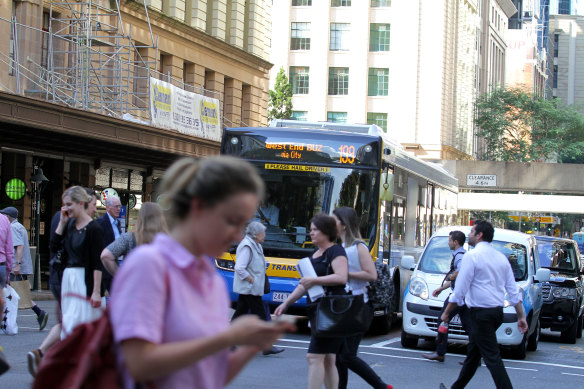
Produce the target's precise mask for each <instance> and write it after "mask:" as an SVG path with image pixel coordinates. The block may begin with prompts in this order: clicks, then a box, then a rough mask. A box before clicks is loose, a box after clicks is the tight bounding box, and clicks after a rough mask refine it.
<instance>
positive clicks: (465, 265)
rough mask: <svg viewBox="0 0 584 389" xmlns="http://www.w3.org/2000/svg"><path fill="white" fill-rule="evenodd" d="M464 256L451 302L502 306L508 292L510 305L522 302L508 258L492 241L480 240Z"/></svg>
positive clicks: (475, 306)
mask: <svg viewBox="0 0 584 389" xmlns="http://www.w3.org/2000/svg"><path fill="white" fill-rule="evenodd" d="M463 259H464V260H463V261H461V264H460V272H459V273H458V277H456V287H455V288H454V293H452V294H451V295H450V300H449V301H450V302H453V303H456V304H458V305H464V304H465V303H466V305H467V306H468V307H471V308H495V307H503V305H504V302H505V291H507V294H508V301H509V303H511V305H515V304H517V303H519V302H521V301H523V295H522V294H521V293H520V292H519V289H518V288H517V284H516V283H515V277H514V275H513V270H512V269H511V264H510V263H509V260H507V258H506V257H505V256H504V255H503V254H502V253H500V252H499V251H497V250H496V249H495V248H493V246H491V244H490V243H487V242H479V243H477V245H476V247H475V248H474V250H470V251H468V252H467V253H466V254H464V257H463Z"/></svg>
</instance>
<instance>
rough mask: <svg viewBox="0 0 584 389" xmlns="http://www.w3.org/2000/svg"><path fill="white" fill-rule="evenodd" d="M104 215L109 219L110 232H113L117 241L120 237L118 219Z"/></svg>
mask: <svg viewBox="0 0 584 389" xmlns="http://www.w3.org/2000/svg"><path fill="white" fill-rule="evenodd" d="M106 215H107V217H108V218H109V221H110V223H111V225H112V230H114V239H118V238H119V237H120V227H119V222H118V219H115V218H113V217H112V215H110V214H109V213H107V212H106Z"/></svg>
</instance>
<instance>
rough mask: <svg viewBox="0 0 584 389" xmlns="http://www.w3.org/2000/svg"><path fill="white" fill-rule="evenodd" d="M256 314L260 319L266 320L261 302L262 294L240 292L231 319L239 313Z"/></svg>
mask: <svg viewBox="0 0 584 389" xmlns="http://www.w3.org/2000/svg"><path fill="white" fill-rule="evenodd" d="M248 313H251V314H252V315H257V316H258V317H259V318H260V319H262V320H265V321H268V318H267V314H266V309H265V308H264V303H263V302H262V296H254V295H251V294H240V295H239V298H238V299H237V306H236V307H235V312H234V313H233V316H232V317H231V320H233V319H236V318H238V317H239V316H241V315H247V314H248Z"/></svg>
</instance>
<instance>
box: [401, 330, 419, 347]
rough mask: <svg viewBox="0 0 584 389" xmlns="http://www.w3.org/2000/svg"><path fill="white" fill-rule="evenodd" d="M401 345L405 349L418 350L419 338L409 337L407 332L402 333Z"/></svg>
mask: <svg viewBox="0 0 584 389" xmlns="http://www.w3.org/2000/svg"><path fill="white" fill-rule="evenodd" d="M401 345H402V347H405V348H416V347H418V337H417V336H414V335H408V334H407V333H406V332H405V331H402V333H401Z"/></svg>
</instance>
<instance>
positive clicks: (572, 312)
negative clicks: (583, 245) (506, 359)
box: [535, 236, 584, 343]
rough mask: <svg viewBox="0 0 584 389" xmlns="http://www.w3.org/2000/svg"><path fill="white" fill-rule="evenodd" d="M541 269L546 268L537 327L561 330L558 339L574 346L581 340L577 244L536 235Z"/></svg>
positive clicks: (582, 290) (582, 276) (582, 280)
mask: <svg viewBox="0 0 584 389" xmlns="http://www.w3.org/2000/svg"><path fill="white" fill-rule="evenodd" d="M535 239H536V241H537V252H538V253H539V260H540V263H541V267H544V268H547V269H550V272H551V275H550V280H549V282H544V283H543V289H542V290H543V307H542V310H541V314H540V316H539V320H540V324H541V328H550V329H551V330H552V331H561V332H562V340H563V341H565V342H567V343H576V338H581V337H582V325H583V320H584V319H583V316H582V315H583V310H582V308H583V304H584V303H583V295H584V286H583V285H584V273H583V269H582V264H581V262H580V251H579V250H578V245H577V244H576V242H574V241H573V240H571V239H563V238H555V237H551V236H536V237H535Z"/></svg>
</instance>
